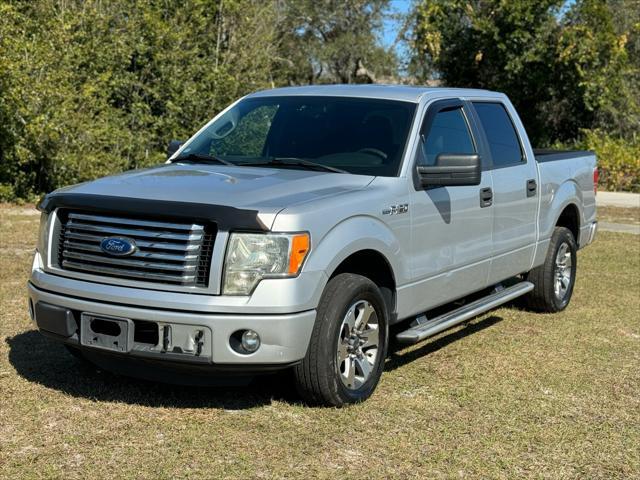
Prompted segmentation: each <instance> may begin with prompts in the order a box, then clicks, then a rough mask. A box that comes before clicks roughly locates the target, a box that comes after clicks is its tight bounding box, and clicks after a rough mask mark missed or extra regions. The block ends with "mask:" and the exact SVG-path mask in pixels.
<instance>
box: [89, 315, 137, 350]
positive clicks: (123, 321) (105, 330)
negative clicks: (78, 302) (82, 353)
mask: <svg viewBox="0 0 640 480" xmlns="http://www.w3.org/2000/svg"><path fill="white" fill-rule="evenodd" d="M133 328H134V327H133V321H132V320H130V319H128V318H117V317H109V316H105V315H99V314H93V313H83V314H82V315H81V316H80V344H81V345H84V346H87V347H93V348H99V349H102V350H110V351H112V352H119V353H126V352H128V351H129V350H131V348H132V347H133Z"/></svg>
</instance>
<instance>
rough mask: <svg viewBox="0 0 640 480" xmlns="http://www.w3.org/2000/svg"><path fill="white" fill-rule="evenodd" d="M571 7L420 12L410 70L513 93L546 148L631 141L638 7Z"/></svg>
mask: <svg viewBox="0 0 640 480" xmlns="http://www.w3.org/2000/svg"><path fill="white" fill-rule="evenodd" d="M563 7H565V2H564V1H563V0H543V1H539V2H531V1H529V0H512V1H508V2H506V1H503V0H429V1H426V0H425V1H423V2H420V3H418V4H417V6H416V9H415V14H414V20H413V23H412V27H411V30H412V32H413V35H412V44H413V50H414V54H413V56H412V62H411V65H410V67H411V70H412V72H413V73H414V74H415V75H417V76H419V77H420V78H422V79H423V80H424V79H429V78H432V79H433V78H436V79H439V80H441V81H442V82H443V83H444V84H446V85H449V86H461V87H477V88H488V89H492V90H499V91H503V92H505V93H506V94H507V95H509V97H510V98H511V100H512V101H513V102H514V104H515V106H516V108H517V109H518V111H519V112H520V114H521V116H522V119H523V122H524V123H525V125H526V127H527V130H528V132H529V134H530V136H531V137H532V139H533V141H534V142H535V143H537V144H539V145H545V144H549V143H552V142H554V141H571V140H572V139H575V138H577V137H578V136H579V133H580V131H581V130H582V129H593V128H602V129H604V130H605V131H606V132H608V133H610V134H612V135H614V136H623V137H625V138H629V136H630V135H632V134H633V132H636V131H638V129H639V128H640V102H639V97H640V96H639V95H638V93H637V92H638V86H640V83H639V82H638V77H639V74H638V72H639V69H640V63H638V57H639V55H638V52H639V51H640V48H638V45H639V40H638V35H639V33H640V23H639V21H638V20H637V19H638V15H639V14H638V11H640V8H639V7H640V5H638V3H637V0H609V1H602V0H577V1H576V2H574V3H573V4H572V5H571V6H570V7H569V8H568V10H567V11H563V10H562V8H563ZM633 18H635V19H636V20H635V22H634V21H633V20H631V21H630V19H633Z"/></svg>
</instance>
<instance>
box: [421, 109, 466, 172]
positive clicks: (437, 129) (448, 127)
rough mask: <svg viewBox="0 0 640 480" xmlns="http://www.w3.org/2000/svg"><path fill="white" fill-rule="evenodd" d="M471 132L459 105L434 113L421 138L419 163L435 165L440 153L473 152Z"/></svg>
mask: <svg viewBox="0 0 640 480" xmlns="http://www.w3.org/2000/svg"><path fill="white" fill-rule="evenodd" d="M475 152H476V149H475V147H474V145H473V140H472V138H471V133H470V132H469V127H468V125H467V121H466V119H465V116H464V114H463V112H462V108H461V107H455V108H451V109H446V110H441V111H440V112H438V113H437V114H436V116H435V117H434V119H433V123H432V124H431V128H430V129H429V132H427V133H426V137H423V138H422V142H421V149H420V154H419V158H418V164H419V165H425V166H430V165H435V163H436V157H437V156H438V154H440V153H475Z"/></svg>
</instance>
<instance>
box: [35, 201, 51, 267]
mask: <svg viewBox="0 0 640 480" xmlns="http://www.w3.org/2000/svg"><path fill="white" fill-rule="evenodd" d="M48 236H49V214H48V213H44V212H43V213H41V214H40V229H39V230H38V244H37V245H36V250H38V252H40V255H41V256H42V260H43V261H44V262H46V261H47V240H48Z"/></svg>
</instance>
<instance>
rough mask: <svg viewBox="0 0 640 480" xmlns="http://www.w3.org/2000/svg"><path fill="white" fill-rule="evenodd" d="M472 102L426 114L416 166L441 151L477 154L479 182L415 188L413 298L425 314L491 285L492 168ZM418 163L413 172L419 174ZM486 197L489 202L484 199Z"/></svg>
mask: <svg viewBox="0 0 640 480" xmlns="http://www.w3.org/2000/svg"><path fill="white" fill-rule="evenodd" d="M477 138H478V133H477V128H476V126H475V124H474V123H473V117H472V115H470V114H469V107H468V106H467V104H466V103H465V102H463V101H461V100H459V99H450V100H441V101H436V102H434V103H432V104H431V105H430V106H429V107H428V109H427V111H426V114H425V117H424V120H423V123H422V128H421V131H420V142H419V146H418V149H417V150H418V151H417V155H416V158H415V165H434V163H435V158H436V156H437V155H438V154H440V153H458V154H472V153H478V154H480V156H481V161H482V176H481V183H480V185H475V186H437V187H426V188H425V187H422V186H420V184H419V183H418V182H414V187H413V188H411V193H410V195H411V203H410V212H411V221H412V259H413V262H412V263H413V268H412V275H413V279H414V282H413V284H412V287H411V288H412V292H411V293H412V297H413V298H412V301H414V302H415V305H416V311H415V312H413V313H420V312H423V311H426V310H429V309H431V308H434V307H436V306H438V305H442V304H444V303H448V302H450V301H452V300H454V299H455V298H459V297H462V296H465V295H467V294H469V293H472V292H474V291H477V290H481V289H482V288H484V287H485V286H486V285H487V279H488V274H489V269H490V265H491V251H492V246H493V245H492V242H493V240H492V235H493V208H491V201H490V200H487V198H488V194H490V193H491V191H492V187H493V185H492V176H491V170H490V168H489V166H488V165H487V164H486V161H485V159H484V158H482V152H481V151H479V149H480V148H481V147H480V143H479V142H478V141H476V139H477ZM415 165H414V168H413V169H412V170H414V175H415ZM482 198H484V199H485V200H484V201H482Z"/></svg>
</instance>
